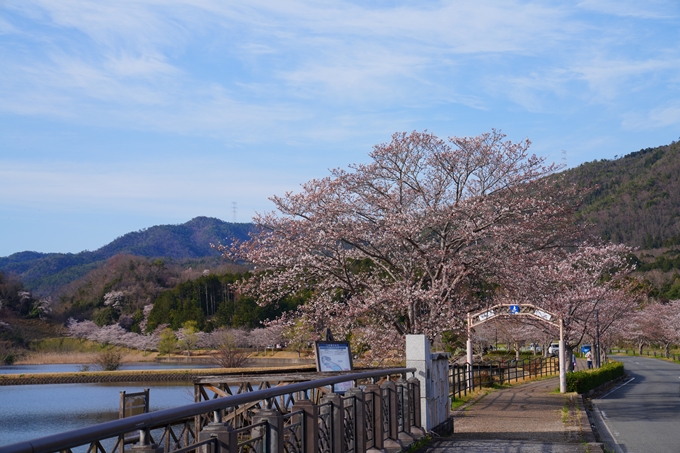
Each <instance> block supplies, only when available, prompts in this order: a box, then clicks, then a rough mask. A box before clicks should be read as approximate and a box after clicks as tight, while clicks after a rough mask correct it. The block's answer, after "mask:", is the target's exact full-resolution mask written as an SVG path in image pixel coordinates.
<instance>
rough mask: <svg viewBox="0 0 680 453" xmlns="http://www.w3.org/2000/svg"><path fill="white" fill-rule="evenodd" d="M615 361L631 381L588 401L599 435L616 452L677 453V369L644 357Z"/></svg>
mask: <svg viewBox="0 0 680 453" xmlns="http://www.w3.org/2000/svg"><path fill="white" fill-rule="evenodd" d="M616 360H620V361H621V362H623V363H624V367H625V369H626V373H627V374H629V375H630V377H631V379H630V380H628V381H627V382H626V383H625V384H624V385H622V386H620V387H618V388H616V389H614V390H613V391H612V392H610V393H609V394H605V395H603V396H601V397H600V398H598V399H594V400H592V402H593V406H594V411H595V414H596V420H597V418H599V419H600V420H598V421H597V423H596V424H597V425H600V426H598V430H599V431H600V433H601V435H602V436H604V438H605V440H606V438H607V437H608V436H609V437H610V438H612V439H613V441H614V442H615V443H616V449H617V451H618V452H624V453H650V452H654V453H666V452H668V453H680V365H678V364H674V363H670V362H666V361H663V360H658V359H651V358H644V357H616ZM602 423H604V425H605V426H602V425H601V424H602ZM608 443H610V444H611V442H608ZM612 446H613V445H612Z"/></svg>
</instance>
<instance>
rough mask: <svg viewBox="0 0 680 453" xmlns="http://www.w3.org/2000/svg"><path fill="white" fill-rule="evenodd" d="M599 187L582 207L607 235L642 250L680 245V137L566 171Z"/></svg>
mask: <svg viewBox="0 0 680 453" xmlns="http://www.w3.org/2000/svg"><path fill="white" fill-rule="evenodd" d="M564 176H565V177H566V178H567V179H568V180H570V181H573V182H576V183H577V184H579V185H581V186H583V187H590V188H593V191H592V193H591V194H590V196H589V198H588V199H587V200H586V202H585V204H584V206H583V207H582V209H581V215H582V216H583V218H584V219H586V220H588V221H591V222H593V223H594V225H595V232H596V233H597V234H599V235H600V236H602V238H603V239H605V240H611V241H613V242H617V243H625V244H628V245H631V246H634V247H638V248H640V249H647V250H649V249H656V248H660V247H670V246H673V245H680V142H673V143H672V144H670V145H665V146H659V147H657V148H647V149H642V150H640V151H637V152H633V153H630V154H627V155H625V156H623V157H621V158H619V159H615V160H599V161H593V162H588V163H585V164H583V165H580V166H578V167H576V168H573V169H570V170H568V171H566V172H564Z"/></svg>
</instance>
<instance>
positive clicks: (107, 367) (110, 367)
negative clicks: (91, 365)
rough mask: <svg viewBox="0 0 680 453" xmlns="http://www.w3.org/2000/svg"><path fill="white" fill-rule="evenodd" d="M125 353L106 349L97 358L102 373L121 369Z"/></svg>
mask: <svg viewBox="0 0 680 453" xmlns="http://www.w3.org/2000/svg"><path fill="white" fill-rule="evenodd" d="M122 360H123V353H122V352H120V351H119V350H117V349H114V348H107V349H104V350H103V351H102V352H101V353H99V355H98V356H97V358H96V360H95V362H96V364H97V367H99V368H100V369H101V370H102V371H115V370H117V369H118V368H120V365H121V363H122Z"/></svg>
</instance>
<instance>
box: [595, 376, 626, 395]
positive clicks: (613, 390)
mask: <svg viewBox="0 0 680 453" xmlns="http://www.w3.org/2000/svg"><path fill="white" fill-rule="evenodd" d="M633 380H635V378H630V379H629V380H628V381H626V382H624V383H623V384H621V385H619V386H618V387H616V388H614V389H612V390H611V391H610V392H609V393H607V394H606V395H604V396H601V397H599V398H598V399H600V400H601V399H602V398H606V397H607V396H609V394H610V393H612V392H615V391H616V390H618V389H620V388H621V387H623V386H624V385H626V384H628V383H629V382H631V381H633Z"/></svg>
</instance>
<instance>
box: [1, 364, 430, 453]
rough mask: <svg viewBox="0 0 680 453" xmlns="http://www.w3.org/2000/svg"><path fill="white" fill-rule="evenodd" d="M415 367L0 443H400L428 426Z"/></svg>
mask: <svg viewBox="0 0 680 453" xmlns="http://www.w3.org/2000/svg"><path fill="white" fill-rule="evenodd" d="M415 370H416V369H415V368H393V369H384V370H376V371H369V372H362V373H354V372H348V373H338V374H337V375H335V376H333V377H328V378H323V379H316V380H313V381H308V382H298V383H294V384H289V385H282V386H280V387H275V388H268V389H263V390H257V391H253V392H250V393H244V394H238V395H233V396H227V397H221V398H215V399H211V400H209V401H202V402H198V403H194V404H191V405H187V406H181V407H177V408H172V409H166V410H162V411H157V412H149V413H146V414H142V415H136V416H133V417H129V418H124V419H119V420H114V421H111V422H106V423H101V424H98V425H93V426H89V427H86V428H81V429H77V430H73V431H68V432H65V433H61V434H55V435H52V436H46V437H42V438H39V439H34V440H30V441H25V442H19V443H16V444H12V445H7V446H3V447H0V453H50V452H56V451H64V452H72V451H81V450H82V451H87V452H88V453H90V452H91V453H116V452H120V453H122V452H123V451H124V449H125V446H126V445H128V444H132V443H134V446H132V451H133V452H134V453H188V452H192V451H196V452H198V451H200V452H201V453H317V452H318V453H364V452H365V451H366V450H368V449H373V448H375V449H378V450H383V449H395V448H399V449H401V448H403V447H404V446H405V445H407V444H409V443H410V442H412V441H413V440H414V439H416V438H419V437H420V436H422V435H423V434H424V432H423V430H422V429H421V422H420V414H421V411H420V382H419V381H418V379H417V378H415V377H411V378H408V379H407V374H408V373H411V374H413V373H414V372H415ZM347 381H352V382H353V385H354V386H353V387H352V388H350V389H349V390H348V391H347V392H345V394H344V395H340V394H337V393H331V392H330V391H329V390H326V391H324V389H326V388H328V389H330V388H331V386H333V385H334V384H339V383H341V382H347ZM362 383H365V384H363V385H361V384H362ZM359 385H360V387H359ZM322 394H323V396H320V395H322ZM314 395H319V396H320V398H318V401H312V400H310V399H309V397H310V396H314ZM244 408H247V410H244ZM237 412H238V414H237ZM236 415H238V416H236ZM225 420H231V422H229V421H225ZM237 420H238V422H236V421H237ZM235 425H238V426H235ZM136 433H138V434H136ZM131 434H132V435H131ZM74 449H75V450H74Z"/></svg>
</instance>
